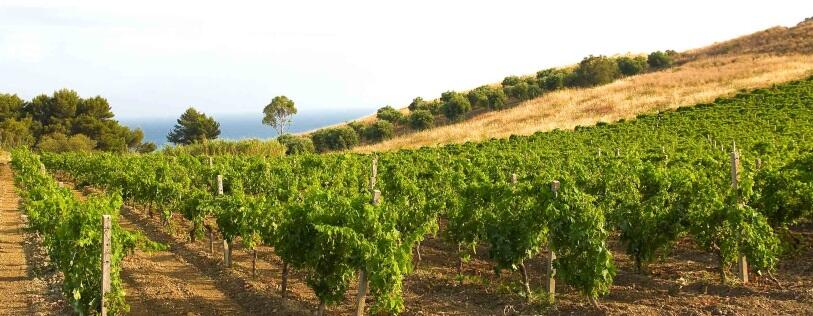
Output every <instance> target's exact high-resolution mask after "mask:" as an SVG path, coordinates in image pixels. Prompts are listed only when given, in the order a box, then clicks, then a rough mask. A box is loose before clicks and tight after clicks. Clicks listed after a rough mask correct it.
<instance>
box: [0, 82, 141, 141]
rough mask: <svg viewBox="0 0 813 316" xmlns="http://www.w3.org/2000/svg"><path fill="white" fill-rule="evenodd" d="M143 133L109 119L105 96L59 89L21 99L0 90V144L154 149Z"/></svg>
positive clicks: (108, 106) (110, 115) (109, 114)
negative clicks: (84, 95) (87, 95)
mask: <svg viewBox="0 0 813 316" xmlns="http://www.w3.org/2000/svg"><path fill="white" fill-rule="evenodd" d="M143 138H144V133H143V132H142V131H141V130H140V129H130V128H128V127H126V126H124V125H121V124H119V122H118V121H116V120H115V119H113V112H112V111H111V109H110V104H109V103H108V102H107V99H105V98H103V97H101V96H96V97H92V98H86V99H83V98H81V97H80V96H79V94H78V93H77V92H76V91H73V90H68V89H62V90H58V91H55V92H54V93H53V94H51V95H50V96H49V95H46V94H42V95H39V96H37V97H35V98H33V99H32V100H31V101H25V100H23V99H21V98H19V97H18V96H17V95H14V94H2V93H0V144H2V146H4V147H23V146H26V147H36V148H39V149H41V150H47V151H56V152H63V151H91V150H102V151H112V152H125V151H139V152H149V151H153V150H155V144H153V143H143V142H142V140H143Z"/></svg>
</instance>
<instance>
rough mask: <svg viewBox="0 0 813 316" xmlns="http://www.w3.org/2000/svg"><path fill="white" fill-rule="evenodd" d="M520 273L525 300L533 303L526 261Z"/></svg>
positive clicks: (514, 180)
mask: <svg viewBox="0 0 813 316" xmlns="http://www.w3.org/2000/svg"><path fill="white" fill-rule="evenodd" d="M516 184H517V174H516V173H512V174H511V185H512V186H515V185H516ZM519 272H520V273H522V286H523V287H525V300H526V301H528V302H530V301H531V282H530V281H529V280H528V269H527V268H526V267H525V261H524V260H523V261H522V262H520V264H519Z"/></svg>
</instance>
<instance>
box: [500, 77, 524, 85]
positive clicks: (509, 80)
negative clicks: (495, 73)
mask: <svg viewBox="0 0 813 316" xmlns="http://www.w3.org/2000/svg"><path fill="white" fill-rule="evenodd" d="M520 82H522V78H520V77H518V76H508V77H505V79H503V80H502V86H503V87H510V86H515V85H517V84H518V83H520Z"/></svg>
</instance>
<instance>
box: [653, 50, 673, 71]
mask: <svg viewBox="0 0 813 316" xmlns="http://www.w3.org/2000/svg"><path fill="white" fill-rule="evenodd" d="M674 54H677V53H675V52H674V51H666V52H662V51H657V52H652V53H651V54H649V56H647V59H646V62H647V63H648V64H649V67H652V68H653V69H663V68H666V67H669V66H671V65H672V62H673V61H672V56H673V55H674Z"/></svg>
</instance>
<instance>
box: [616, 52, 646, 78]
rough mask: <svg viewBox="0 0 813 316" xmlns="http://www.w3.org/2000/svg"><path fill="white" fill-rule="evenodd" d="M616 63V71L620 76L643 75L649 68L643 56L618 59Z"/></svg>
mask: <svg viewBox="0 0 813 316" xmlns="http://www.w3.org/2000/svg"><path fill="white" fill-rule="evenodd" d="M617 62H618V70H620V71H621V74H622V75H624V76H634V75H637V74H640V73H643V72H645V71H646V69H647V67H648V66H649V64H648V63H647V58H646V57H644V56H635V57H627V56H624V57H619V58H618V59H617Z"/></svg>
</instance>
